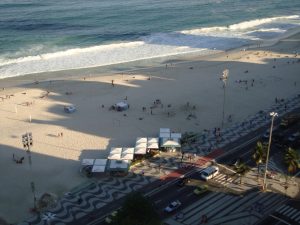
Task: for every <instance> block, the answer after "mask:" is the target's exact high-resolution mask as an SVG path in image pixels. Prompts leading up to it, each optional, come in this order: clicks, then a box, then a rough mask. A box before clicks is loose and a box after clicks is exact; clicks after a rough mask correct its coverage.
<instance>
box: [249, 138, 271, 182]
mask: <svg viewBox="0 0 300 225" xmlns="http://www.w3.org/2000/svg"><path fill="white" fill-rule="evenodd" d="M266 157H267V148H266V146H265V145H263V144H262V143H261V142H260V141H258V142H257V143H256V147H255V149H254V153H253V155H252V158H253V160H254V161H255V163H256V165H257V179H258V177H259V165H260V164H261V163H265V162H266Z"/></svg>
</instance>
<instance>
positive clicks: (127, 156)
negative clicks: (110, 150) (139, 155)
mask: <svg viewBox="0 0 300 225" xmlns="http://www.w3.org/2000/svg"><path fill="white" fill-rule="evenodd" d="M133 156H134V148H123V149H122V154H121V159H122V160H133Z"/></svg>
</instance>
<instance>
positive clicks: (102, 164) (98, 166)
mask: <svg viewBox="0 0 300 225" xmlns="http://www.w3.org/2000/svg"><path fill="white" fill-rule="evenodd" d="M106 164H107V159H95V161H94V165H93V168H92V172H93V173H103V172H105V170H106Z"/></svg>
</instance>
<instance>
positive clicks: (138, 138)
mask: <svg viewBox="0 0 300 225" xmlns="http://www.w3.org/2000/svg"><path fill="white" fill-rule="evenodd" d="M135 143H136V144H139V143H147V138H146V137H137V138H136V142H135Z"/></svg>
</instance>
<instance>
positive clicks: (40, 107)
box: [0, 34, 300, 223]
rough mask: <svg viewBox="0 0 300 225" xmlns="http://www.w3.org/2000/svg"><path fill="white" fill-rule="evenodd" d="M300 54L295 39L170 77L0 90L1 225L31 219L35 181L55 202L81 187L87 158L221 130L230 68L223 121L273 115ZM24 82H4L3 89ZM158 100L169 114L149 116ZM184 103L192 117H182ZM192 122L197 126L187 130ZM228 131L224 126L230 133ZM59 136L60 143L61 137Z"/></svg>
mask: <svg viewBox="0 0 300 225" xmlns="http://www.w3.org/2000/svg"><path fill="white" fill-rule="evenodd" d="M295 52H300V35H299V34H297V35H294V36H292V37H290V38H288V39H284V40H282V41H280V42H279V43H277V44H276V45H273V46H271V47H264V48H258V49H248V50H246V51H243V50H242V51H241V50H233V51H230V52H225V53H221V54H216V55H214V56H207V57H200V56H199V57H194V58H193V60H191V59H189V61H184V60H187V58H186V59H183V60H182V61H176V63H175V62H173V63H168V65H167V68H166V66H165V64H163V65H161V66H160V67H154V68H149V69H142V70H140V71H134V72H130V73H124V74H123V75H121V74H119V75H113V76H109V75H107V76H96V77H88V78H86V79H83V77H81V78H77V79H72V80H64V79H60V80H53V81H45V82H40V83H38V84H30V85H28V84H27V85H21V86H14V87H11V88H6V89H5V90H1V91H0V97H2V99H1V98H0V126H1V132H0V165H1V170H0V174H1V183H0V190H1V191H0V199H1V201H0V217H3V218H5V219H7V220H8V221H9V222H12V223H14V222H18V221H20V220H22V219H25V218H26V217H28V215H29V211H28V209H29V208H30V207H32V205H33V197H32V193H31V189H30V181H32V180H34V181H35V184H36V190H37V193H38V195H40V194H42V193H45V192H50V193H54V194H56V195H57V196H61V195H62V194H63V193H65V192H67V191H69V190H70V189H72V188H74V187H75V186H76V185H78V184H80V183H83V182H85V181H86V178H84V177H82V176H80V174H79V168H80V160H81V159H82V158H102V157H106V156H107V154H108V151H109V149H110V147H116V146H124V147H125V146H129V147H130V146H134V143H135V139H136V137H138V136H148V137H149V136H157V135H158V131H159V128H160V127H170V128H171V129H172V130H173V131H179V132H185V131H196V132H201V131H203V129H213V128H214V127H220V126H221V120H222V104H223V88H222V86H223V83H222V81H220V79H219V78H220V77H221V75H222V71H223V70H224V69H225V68H228V69H229V79H228V81H227V88H226V105H225V114H226V117H227V116H228V115H232V119H233V122H239V121H242V120H244V119H245V118H246V117H247V116H249V115H253V114H254V113H256V112H258V111H259V110H261V109H265V108H268V106H270V105H272V104H273V103H274V102H275V97H277V98H288V97H290V96H292V95H294V94H299V86H300V76H299V71H300V62H299V60H300V56H298V55H295ZM274 59H275V60H274ZM274 66H275V68H273V67H274ZM149 77H150V80H149V79H148V78H149ZM49 79H51V78H49ZM253 79H254V83H253V86H252V85H251V83H252V82H253V81H252V80H253ZM19 80H20V78H15V79H8V80H1V81H0V88H1V87H6V86H7V84H10V85H11V84H12V83H14V81H15V82H16V83H17V82H19ZM111 80H114V83H115V86H114V87H112V85H111ZM239 80H243V81H245V80H247V84H246V83H245V82H241V83H239V82H238V81H239ZM47 92H49V93H47ZM67 92H69V93H68V94H66V93H67ZM70 92H71V93H70ZM8 96H10V97H8ZM42 96H44V97H42ZM126 96H127V101H128V103H129V104H130V109H129V110H128V111H126V112H115V111H109V106H111V105H113V104H114V103H117V102H119V101H122V100H123V99H124V98H126ZM155 99H160V100H161V101H162V103H163V108H161V107H158V108H154V109H153V110H152V113H153V115H151V111H150V106H152V104H153V101H154V100H155ZM187 102H189V104H190V106H195V109H192V108H190V109H186V107H185V105H186V103H187ZM69 104H74V105H76V107H77V109H78V111H77V112H75V113H73V114H66V113H64V110H63V106H64V105H69ZM102 105H104V108H102V107H101V106H102ZM168 105H169V106H170V107H168ZM143 107H146V111H145V112H143V110H142V108H143ZM191 113H193V114H194V115H195V116H196V118H194V119H191V120H187V116H188V115H189V114H191ZM124 114H126V115H124ZM168 114H169V115H168ZM30 118H31V122H30ZM230 125H231V124H230V123H228V122H226V123H225V127H226V126H230ZM26 132H32V134H33V141H34V145H33V147H32V149H31V151H32V169H30V167H29V164H28V160H27V155H26V152H25V150H24V149H23V146H22V141H21V136H22V134H24V133H26ZM61 132H62V133H63V137H58V133H61ZM13 154H14V155H15V156H17V157H25V160H24V163H23V164H16V163H15V162H14V161H13V159H12V157H13Z"/></svg>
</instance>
